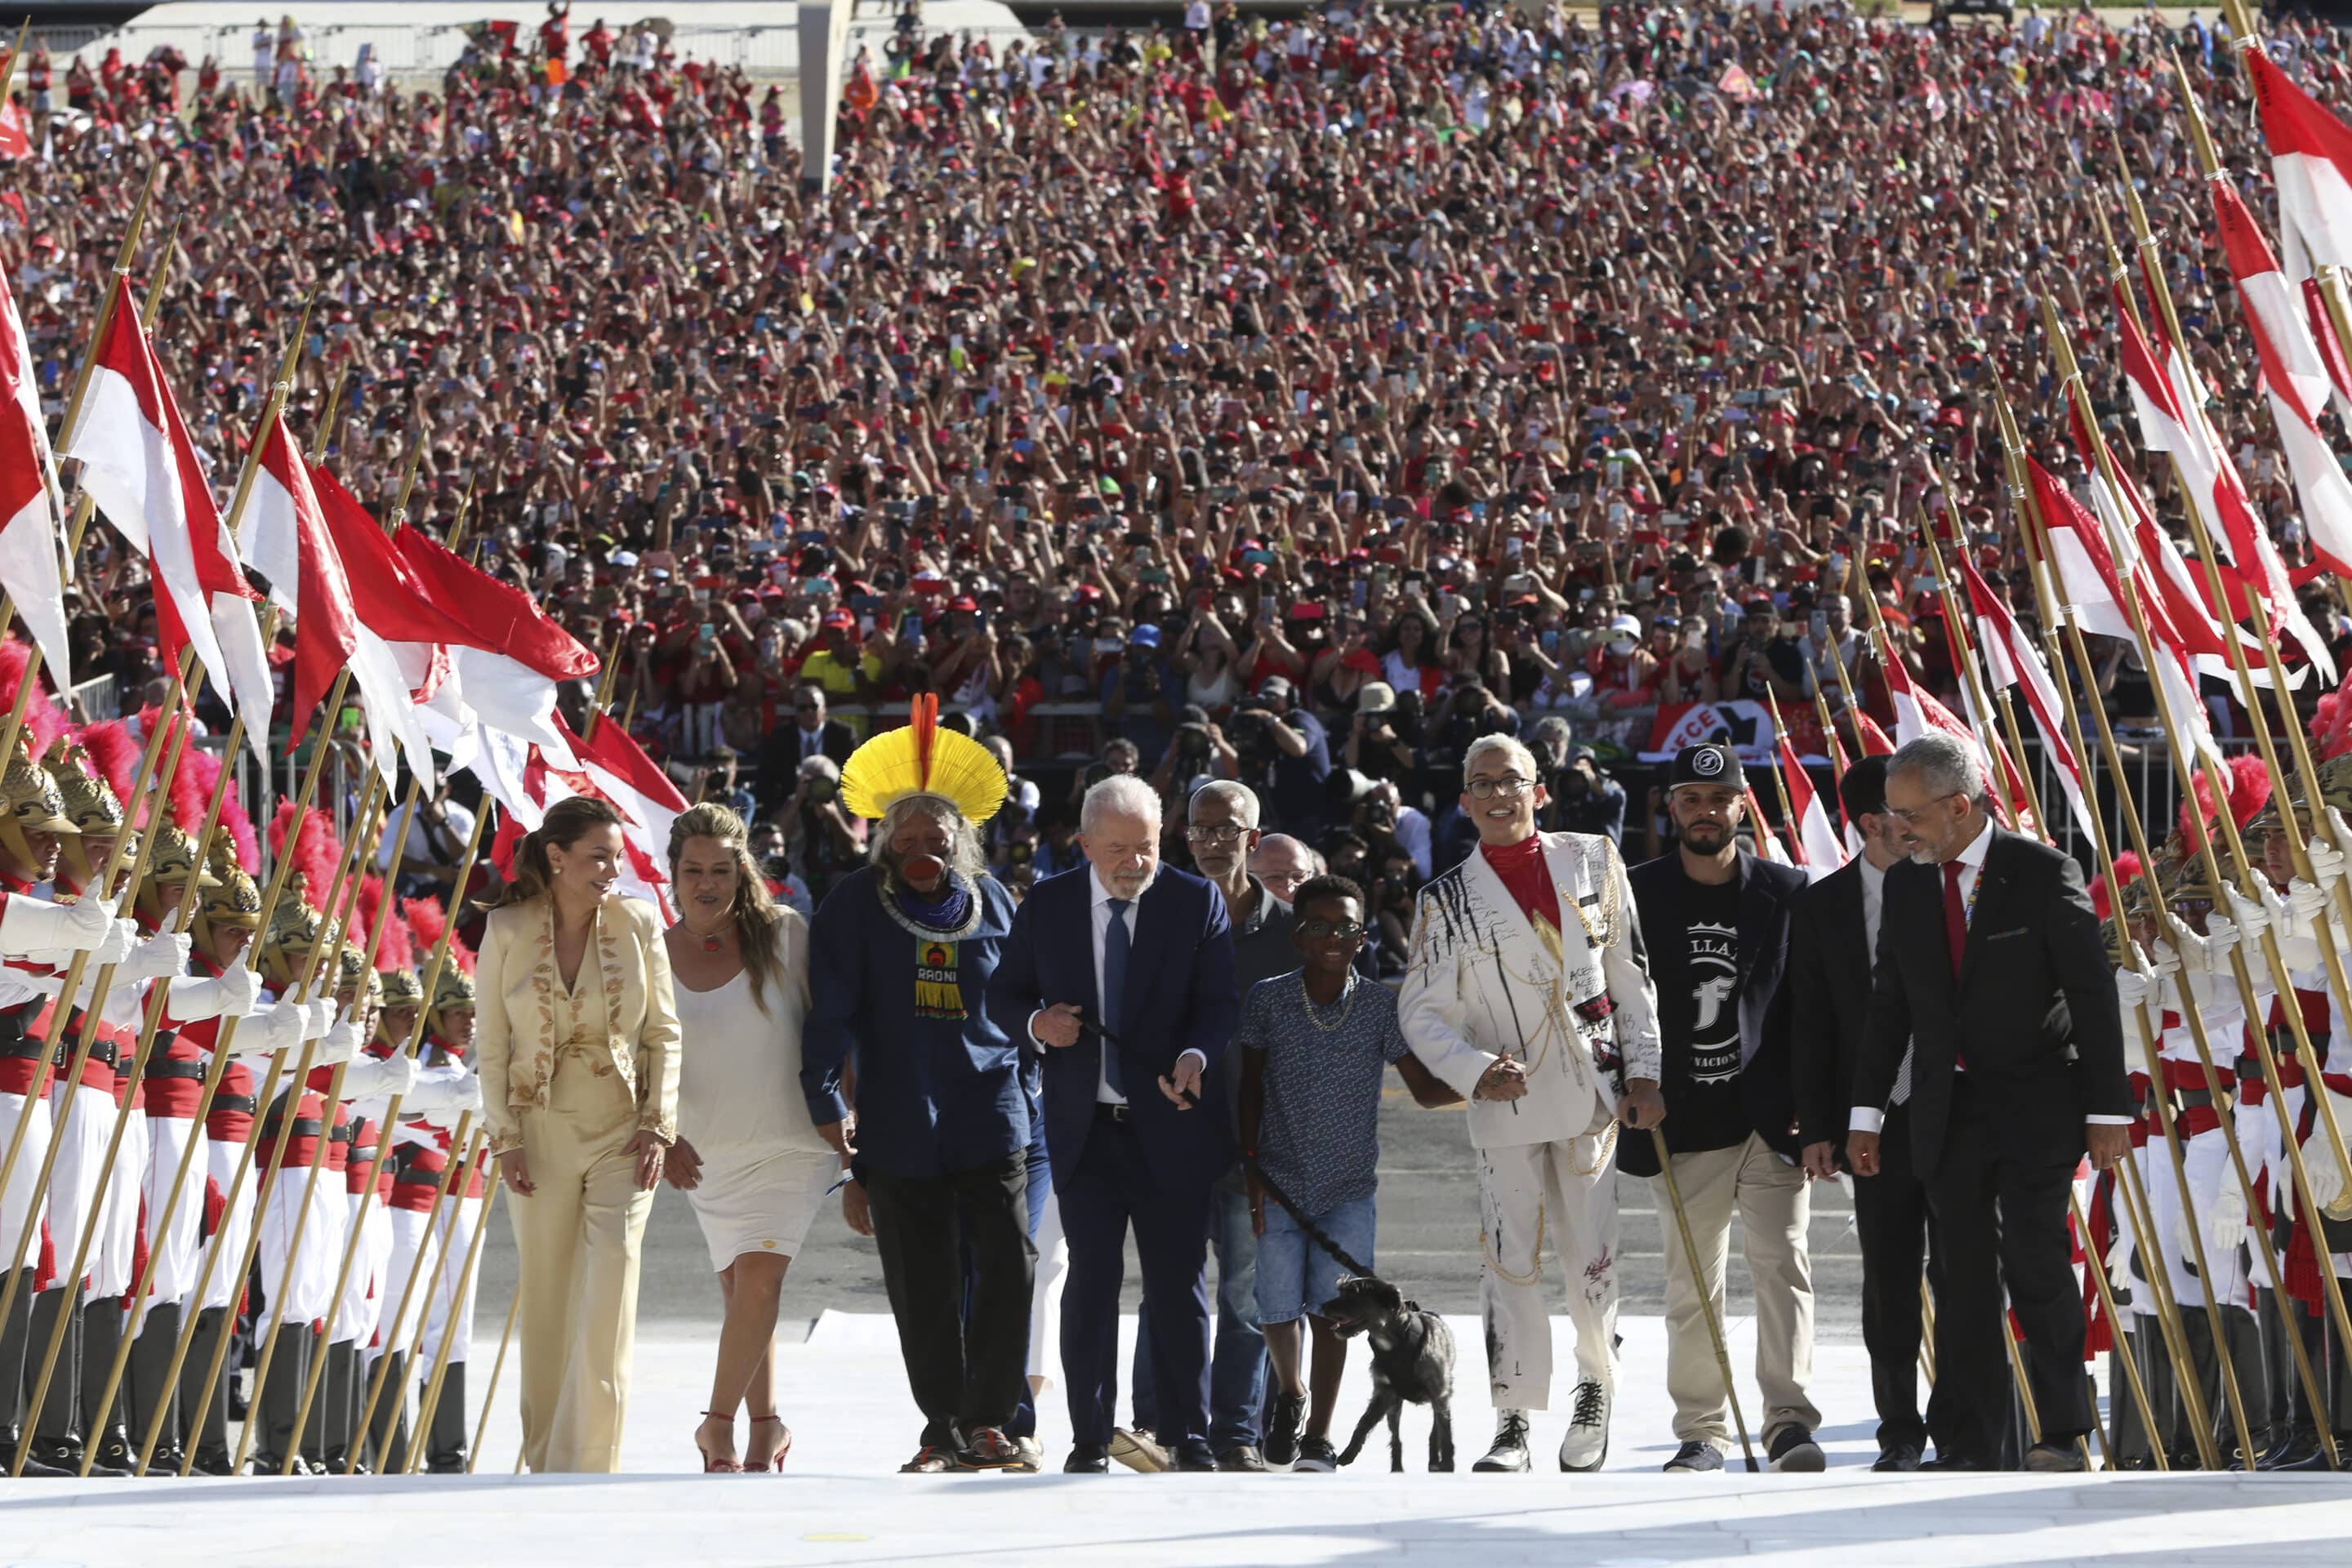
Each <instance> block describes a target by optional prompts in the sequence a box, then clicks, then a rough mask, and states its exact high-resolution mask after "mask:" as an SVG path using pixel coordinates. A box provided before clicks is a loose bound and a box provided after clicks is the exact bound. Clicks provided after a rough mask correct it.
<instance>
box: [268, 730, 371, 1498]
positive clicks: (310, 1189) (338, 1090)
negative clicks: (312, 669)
mask: <svg viewBox="0 0 2352 1568" xmlns="http://www.w3.org/2000/svg"><path fill="white" fill-rule="evenodd" d="M383 793H384V792H383V775H382V774H381V773H378V772H377V771H376V770H374V769H373V768H371V769H370V770H369V772H368V781H367V784H366V785H365V786H364V787H363V788H362V790H361V791H360V810H359V815H358V816H356V817H354V818H353V819H352V841H351V842H350V843H349V844H347V845H345V846H344V847H343V855H342V864H341V867H340V868H338V870H337V873H336V875H337V879H338V880H337V884H336V886H335V887H334V888H333V889H331V891H330V892H329V895H328V897H327V898H326V899H325V900H323V901H322V902H321V904H320V910H319V916H320V926H319V938H318V947H317V948H316V950H314V951H313V952H312V953H311V955H310V987H309V989H310V991H319V990H322V989H323V990H324V991H325V992H326V994H327V996H328V998H329V1000H332V999H333V998H334V997H335V995H336V994H337V987H336V985H335V982H336V981H337V980H339V979H340V978H341V975H340V973H339V971H340V967H341V961H342V960H341V952H342V948H343V945H344V944H343V933H344V932H346V931H350V930H351V921H352V911H353V910H356V909H357V908H358V906H359V895H360V883H361V881H362V879H363V874H362V868H361V864H360V860H361V852H362V850H363V849H364V848H365V847H366V846H367V845H368V843H369V842H371V841H372V840H373V838H374V837H375V836H376V832H377V828H378V826H379V825H378V823H377V820H376V818H377V816H378V815H379V813H380V812H381V810H382V808H383ZM409 798H410V803H411V804H412V805H414V804H415V795H411V796H410V797H409ZM293 852H294V836H293V835H292V834H290V833H289V834H288V835H287V836H286V848H285V853H286V854H287V855H288V856H289V857H290V856H291V855H292V854H293ZM339 905H340V911H339V910H338V906H339ZM376 926H377V930H378V931H379V932H381V931H382V930H383V921H381V920H379V921H377V922H376ZM363 984H364V982H363ZM350 1065H351V1064H350V1063H349V1062H337V1063H336V1064H335V1065H334V1068H332V1069H331V1071H330V1072H329V1073H328V1075H327V1088H326V1091H325V1094H324V1096H323V1098H322V1100H321V1102H320V1103H321V1104H322V1105H323V1106H324V1107H325V1110H323V1112H322V1113H321V1120H322V1121H324V1122H325V1123H326V1126H327V1128H328V1129H330V1130H331V1129H332V1127H333V1126H334V1121H335V1107H336V1106H337V1105H338V1104H340V1103H341V1100H342V1089H343V1074H344V1070H345V1069H346V1068H349V1067H350ZM309 1082H310V1077H309V1075H308V1074H305V1075H304V1076H303V1077H302V1078H300V1079H297V1080H296V1081H294V1082H293V1083H290V1084H289V1085H287V1086H286V1109H285V1110H284V1111H283V1112H282V1113H281V1114H280V1117H279V1121H280V1123H281V1127H280V1136H279V1137H278V1139H277V1141H276V1142H275V1144H274V1146H273V1147H272V1149H271V1154H272V1156H273V1159H278V1158H280V1157H281V1156H282V1155H283V1152H284V1151H285V1148H286V1146H287V1145H288V1144H289V1143H291V1142H294V1131H293V1129H292V1127H291V1126H290V1125H289V1123H291V1121H293V1120H294V1115H295V1111H296V1110H297V1109H298V1107H299V1102H300V1100H301V1097H302V1092H303V1090H304V1089H305V1088H306V1087H307V1086H308V1084H309ZM265 1116H266V1111H265ZM326 1167H327V1149H326V1140H325V1138H324V1137H321V1139H320V1146H319V1147H318V1149H317V1150H315V1151H314V1152H313V1153H312V1154H311V1157H310V1169H309V1171H308V1172H307V1173H305V1174H304V1176H303V1182H302V1201H301V1202H300V1203H299V1205H296V1207H295V1210H294V1225H293V1228H292V1231H291V1233H290V1234H289V1236H288V1237H287V1241H286V1261H285V1264H284V1266H283V1267H282V1268H280V1269H279V1270H278V1288H277V1289H276V1290H274V1291H270V1292H268V1293H267V1294H266V1295H265V1297H264V1298H263V1310H265V1311H267V1312H268V1313H269V1326H268V1331H267V1332H265V1333H264V1334H263V1335H262V1339H261V1344H260V1347H259V1350H260V1353H259V1355H258V1356H257V1358H256V1359H255V1362H254V1369H253V1390H254V1396H255V1399H256V1401H258V1400H259V1398H260V1394H261V1390H262V1387H263V1385H264V1384H265V1383H266V1382H267V1380H268V1376H269V1363H270V1361H271V1359H272V1357H273V1356H274V1355H275V1354H276V1352H277V1350H278V1333H279V1331H281V1330H282V1329H284V1328H285V1326H286V1311H285V1300H286V1293H287V1291H288V1290H289V1289H291V1288H292V1286H293V1283H294V1265H295V1264H296V1262H297V1261H299V1258H300V1257H301V1253H302V1237H303V1233H304V1232H305V1230H306V1229H307V1228H308V1227H309V1225H310V1205H311V1201H312V1200H313V1199H314V1198H315V1197H316V1196H317V1195H318V1191H319V1173H320V1172H321V1171H323V1170H325V1169H326ZM271 1186H274V1184H269V1185H268V1186H265V1189H264V1192H265V1196H264V1197H263V1200H262V1201H264V1202H268V1201H269V1198H268V1195H267V1194H268V1193H269V1191H270V1187H271ZM261 1231H262V1226H261V1224H260V1222H259V1217H258V1216H257V1217H256V1222H255V1224H254V1227H253V1236H254V1242H255V1245H256V1246H258V1245H259V1244H260V1240H261ZM223 1348H224V1349H226V1339H224V1342H223ZM259 1414H260V1412H259V1410H258V1409H256V1410H255V1412H254V1415H253V1416H249V1417H248V1418H247V1421H246V1423H245V1426H244V1428H243V1430H242V1431H240V1432H239V1433H238V1434H237V1444H236V1461H235V1464H234V1465H233V1466H232V1468H234V1469H240V1470H241V1469H243V1468H245V1461H246V1458H247V1456H248V1455H250V1454H251V1452H252V1451H253V1439H254V1436H255V1435H256V1434H257V1432H258V1431H259V1430H260V1427H261V1423H260V1421H259V1420H258V1419H256V1418H254V1417H257V1416H258V1415H259ZM287 1447H288V1448H289V1449H290V1450H291V1451H293V1452H295V1453H297V1454H299V1453H300V1452H301V1447H302V1426H301V1423H300V1422H299V1421H298V1422H296V1423H295V1426H294V1431H293V1435H292V1436H291V1437H290V1438H289V1440H288V1443H287Z"/></svg>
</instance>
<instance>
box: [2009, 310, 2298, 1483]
mask: <svg viewBox="0 0 2352 1568" xmlns="http://www.w3.org/2000/svg"><path fill="white" fill-rule="evenodd" d="M2043 305H2044V310H2043V331H2044V334H2045V335H2046V336H2047V338H2048V340H2049V342H2050V345H2051V350H2052V352H2053V354H2055V356H2056V358H2057V366H2058V381H2059V385H2060V389H2061V395H2063V396H2065V397H2067V398H2068V399H2070V400H2071V401H2072V402H2073V404H2074V408H2075V411H2076V412H2077V413H2078V414H2079V415H2080V416H2081V417H2082V419H2083V421H2084V425H2085V426H2087V428H2088V431H2089V439H2090V442H2091V450H2092V456H2093V461H2094V463H2095V467H2096V469H2097V471H2098V473H2099V475H2100V477H2101V478H2103V479H2105V481H2106V483H2107V486H2108V488H2109V489H2111V490H2113V491H2114V492H2115V493H2116V494H2118V495H2120V494H2121V493H2122V487H2121V486H2120V485H2119V484H2118V483H2117V482H2116V476H2115V460H2114V458H2113V456H2112V454H2110V453H2109V452H2108V450H2107V445H2106V441H2105V438H2104V437H2102V436H2101V435H2100V433H2099V429H2098V425H2097V416H2096V415H2095V413H2094V412H2093V411H2092V409H2091V406H2090V396H2089V392H2088V389H2087V388H2086V387H2084V385H2083V383H2082V370H2081V367H2080V366H2079V365H2077V364H2076V363H2075V360H2074V348H2073V346H2072V344H2071V343H2069V342H2068V341H2067V339H2066V336H2065V332H2064V329H2063V326H2062V325H2061V324H2060V322H2059V321H2058V316H2057V311H2056V309H2055V304H2054V301H2052V300H2044V301H2043ZM2045 555H2046V552H2045ZM2047 558H2048V559H2049V561H2050V566H2051V570H2052V572H2053V573H2054V574H2062V575H2063V568H2062V567H2060V566H2059V564H2058V563H2057V560H2056V558H2055V557H2054V556H2048V557H2047ZM2118 585H2119V587H2120V588H2121V590H2122V592H2123V595H2124V598H2125V604H2124V605H2123V606H2122V608H2123V609H2124V611H2125V613H2126V616H2127V618H2128V619H2129V620H2130V622H2131V626H2132V636H2133V640H2134V642H2135V644H2136V645H2137V648H2138V651H2139V656H2140V662H2141V664H2142V665H2143V666H2144V667H2145V668H2147V672H2148V690H2149V693H2150V695H2151V697H2152V699H2153V700H2154V701H2155V703H2156V710H2157V719H2158V723H2159V724H2160V725H2161V726H2162V728H2163V730H2164V733H2165V736H2166V746H2165V751H2166V752H2167V754H2168V757H2169V759H2170V761H2171V763H2172V767H2173V773H2174V776H2175V778H2176V780H2177V782H2178V783H2179V788H2180V798H2181V800H2182V802H2183V803H2184V804H2185V805H2186V807H2187V810H2186V813H2185V815H2186V818H2187V822H2188V826H2189V828H2190V830H2191V836H2190V845H2189V847H2190V850H2191V852H2200V853H2201V858H2203V859H2204V861H2205V867H2206V873H2207V875H2208V876H2210V878H2211V879H2212V883H2213V887H2214V889H2215V890H2216V891H2217V892H2218V891H2219V890H2220V889H2222V888H2224V887H2227V886H2228V883H2227V882H2226V881H2225V880H2224V879H2223V878H2222V876H2221V864H2220V861H2219V858H2217V857H2216V856H2215V855H2214V853H2213V845H2212V840H2211V839H2210V837H2208V836H2207V835H2206V832H2205V829H2204V824H2203V822H2202V821H2201V820H2200V813H2199V811H2198V809H2197V805H2196V799H2197V791H2196V787H2195V777H2196V775H2195V773H2194V772H2193V770H2192V768H2191V766H2190V764H2189V761H2188V759H2187V758H2186V757H2184V756H2183V755H2182V754H2181V745H2182V742H2181V740H2180V737H2181V736H2182V734H2183V733H2184V731H2182V730H2181V729H2180V728H2179V726H2177V725H2176V724H2175V723H2174V722H2173V719H2172V711H2171V707H2172V705H2171V700H2170V699H2169V697H2168V695H2167V693H2166V692H2165V689H2164V682H2163V680H2162V679H2161V677H2160V676H2159V675H2158V669H2159V668H2160V667H2159V666H2158V662H2157V653H2156V648H2155V645H2154V643H2153V642H2152V641H2151V640H2150V638H2149V637H2148V632H2147V621H2146V620H2145V618H2144V617H2143V616H2142V613H2141V609H2140V603H2139V590H2138V587H2137V584H2135V583H2134V581H2133V577H2132V574H2131V573H2129V572H2125V573H2123V574H2120V575H2119V580H2118ZM2084 687H2085V689H2088V690H2096V689H2097V680H2096V678H2095V676H2094V675H2093V674H2091V673H2090V672H2089V671H2088V670H2087V669H2086V670H2085V672H2084ZM2099 721H2100V728H2101V731H2103V733H2104V732H2107V721H2106V714H2105V710H2104V709H2102V710H2100V715H2099ZM2191 745H2192V749H2193V742H2191ZM2200 760H2202V761H2204V762H2205V763H2206V764H2207V767H2208V770H2209V783H2210V786H2211V789H2212V792H2213V799H2214V802H2215V806H2216V809H2215V812H2214V815H2215V816H2217V817H2218V818H2220V819H2221V820H2222V821H2223V822H2224V823H2226V824H2228V826H2229V828H2230V831H2231V834H2232V835H2233V836H2234V834H2235V833H2236V831H2237V825H2236V823H2235V822H2234V820H2232V819H2231V815H2230V804H2229V803H2230V788H2229V781H2228V780H2227V779H2226V778H2225V777H2223V776H2222V775H2221V772H2220V770H2218V769H2214V768H2212V766H2211V763H2210V759H2200ZM2116 762H2117V766H2116V790H2117V792H2118V794H2119V795H2122V796H2123V797H2124V798H2126V799H2128V797H2129V791H2130V785H2129V784H2128V783H2127V782H2126V779H2125V777H2124V774H2123V770H2122V767H2121V761H2120V753H2117V756H2116ZM2125 815H2126V822H2127V823H2128V824H2129V826H2131V828H2132V831H2133V835H2134V837H2135V841H2136V842H2137V844H2138V845H2139V846H2140V855H2141V858H2142V860H2143V861H2144V862H2145V863H2146V864H2147V865H2148V866H2149V867H2151V868H2153V867H2154V866H2155V864H2156V860H2155V857H2154V856H2153V855H2151V854H2149V853H2148V851H2147V848H2146V847H2145V845H2146V839H2145V837H2144V835H2143V833H2142V830H2141V827H2140V825H2139V821H2138V817H2137V813H2136V812H2134V811H2132V810H2131V809H2130V808H2126V814H2125ZM2170 919H2171V915H2170V911H2169V910H2167V911H2165V922H2168V921H2170ZM2161 923H2164V922H2160V924H2161ZM2264 934H2265V936H2267V935H2268V933H2267V932H2265V933H2264ZM2174 945H2175V946H2176V947H2177V948H2181V949H2183V950H2184V951H2185V949H2186V947H2187V943H2186V942H2182V941H2180V940H2179V936H2178V935H2177V934H2175V936H2174ZM2230 958H2231V971H2232V973H2233V976H2234V978H2235V979H2236V981H2237V984H2238V993H2239V997H2240V1000H2241V1001H2242V1003H2243V1004H2244V1007H2245V1016H2246V1017H2248V1018H2249V1019H2252V1018H2259V1017H2261V1016H2263V1010H2262V1007H2261V1005H2260V1002H2259V1000H2258V999H2257V997H2256V994H2255V991H2254V984H2253V978H2252V974H2251V973H2249V972H2248V970H2247V968H2246V963H2245V955H2244V953H2243V952H2240V951H2238V950H2236V949H2232V950H2231V954H2230ZM2179 985H2180V990H2181V994H2182V1005H2181V1008H2180V1014H2181V1017H2182V1019H2183V1020H2184V1021H2185V1022H2186V1023H2187V1024H2188V1025H2189V1038H2190V1040H2191V1042H2192V1043H2193V1044H2194V1046H2195V1047H2196V1051H2197V1058H2198V1061H2199V1063H2200V1066H2201V1067H2202V1068H2203V1069H2204V1073H2205V1084H2206V1091H2207V1093H2208V1094H2210V1096H2211V1099H2212V1102H2213V1104H2215V1105H2217V1106H2218V1105H2226V1104H2227V1103H2228V1102H2229V1095H2228V1093H2227V1091H2226V1090H2225V1089H2223V1088H2222V1087H2221V1073H2220V1071H2219V1070H2218V1069H2217V1068H2215V1066H2214V1058H2213V1047H2212V1043H2211V1041H2210V1039H2209V1038H2208V1037H2207V1036H2206V1032H2205V1023H2204V1019H2203V1016H2201V1010H2200V1008H2199V1007H2198V1005H2196V998H2195V994H2194V991H2193V989H2192V988H2191V987H2190V985H2189V982H2188V979H2187V976H2186V974H2185V973H2184V974H2183V976H2182V978H2181V980H2180V982H2179ZM2250 1032H2251V1031H2250ZM2148 1076H2149V1084H2150V1098H2152V1099H2153V1100H2156V1101H2157V1103H2158V1104H2159V1105H2164V1106H2166V1107H2167V1115H2169V1106H2168V1095H2167V1090H2168V1088H2169V1086H2168V1084H2167V1083H2166V1081H2165V1077H2164V1073H2163V1069H2162V1068H2161V1066H2160V1065H2152V1066H2151V1068H2150V1071H2149V1075H2148ZM2220 1121H2221V1127H2220V1131H2221V1134H2222V1137H2223V1139H2224V1140H2225V1142H2227V1144H2228V1147H2229V1150H2230V1158H2231V1164H2232V1165H2233V1166H2234V1167H2235V1168H2236V1171H2237V1174H2238V1179H2239V1184H2240V1185H2241V1186H2242V1188H2243V1189H2244V1191H2245V1194H2246V1200H2247V1203H2248V1205H2249V1209H2250V1212H2260V1211H2259V1206H2258V1205H2259V1198H2258V1196H2257V1194H2255V1192H2254V1185H2253V1182H2252V1178H2251V1177H2250V1176H2249V1175H2248V1173H2247V1169H2246V1163H2245V1153H2244V1151H2243V1150H2242V1149H2241V1148H2239V1146H2238V1130H2237V1127H2236V1125H2235V1123H2234V1122H2233V1121H2231V1119H2229V1118H2227V1117H2223V1118H2221V1119H2220ZM2180 1202H2181V1209H2182V1212H2183V1213H2184V1214H2185V1215H2189V1216H2191V1218H2192V1220H2193V1217H2194V1216H2195V1215H2196V1214H2197V1205H2196V1204H2195V1203H2194V1202H2193V1201H2192V1199H2191V1198H2190V1196H2189V1190H2188V1186H2187V1182H2186V1178H2185V1177H2184V1178H2183V1184H2182V1189H2181V1194H2180ZM2185 1228H2186V1229H2187V1231H2188V1233H2189V1240H2190V1241H2191V1242H2193V1243H2194V1244H2195V1251H2196V1254H2197V1272H2198V1276H2199V1282H2200V1285H2201V1286H2202V1287H2203V1288H2204V1289H2205V1292H2206V1296H2207V1300H2208V1311H2209V1314H2210V1319H2211V1322H2212V1327H2213V1350H2214V1355H2215V1357H2216V1359H2217V1360H2218V1362H2219V1363H2220V1365H2221V1376H2222V1379H2223V1393H2224V1394H2227V1395H2228V1397H2229V1400H2230V1407H2231V1417H2232V1419H2233V1421H2234V1423H2235V1425H2236V1426H2237V1428H2238V1442H2239V1445H2240V1447H2241V1448H2242V1451H2243V1452H2244V1454H2245V1456H2246V1460H2247V1463H2249V1464H2251V1463H2252V1462H2253V1458H2254V1457H2255V1453H2254V1447H2253V1439H2252V1435H2251V1434H2250V1432H2249V1430H2248V1428H2247V1424H2246V1417H2245V1407H2244V1398H2243V1394H2242V1390H2241V1389H2240V1387H2239V1385H2238V1380H2237V1374H2236V1372H2235V1369H2234V1366H2233V1364H2232V1362H2231V1356H2230V1352H2229V1334H2228V1332H2227V1325H2226V1322H2225V1321H2224V1320H2223V1318H2222V1316H2221V1309H2220V1307H2219V1306H2218V1304H2215V1303H2214V1302H2213V1300H2212V1294H2213V1292H2212V1285H2211V1282H2210V1277H2209V1276H2210V1269H2209V1268H2208V1266H2207V1263H2206V1259H2205V1237H2204V1233H2203V1231H2202V1230H2201V1228H2200V1226H2197V1225H2196V1224H2194V1223H2191V1224H2189V1225H2188V1226H2186V1227H2185ZM2253 1235H2254V1238H2255V1241H2256V1244H2257V1250H2258V1251H2259V1252H2260V1253H2261V1254H2262V1256H2263V1262H2264V1264H2265V1265H2266V1267H2267V1268H2268V1269H2269V1271H2270V1273H2271V1276H2272V1279H2273V1288H2274V1289H2278V1290H2280V1291H2282V1292H2284V1289H2285V1284H2284V1278H2283V1276H2281V1275H2280V1273H2279V1272H2278V1258H2277V1256H2276V1255H2275V1254H2274V1253H2273V1252H2272V1250H2271V1247H2270V1237H2268V1236H2267V1235H2265V1234H2264V1233H2263V1232H2262V1231H2259V1230H2257V1231H2255V1232H2254V1233H2253Z"/></svg>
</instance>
